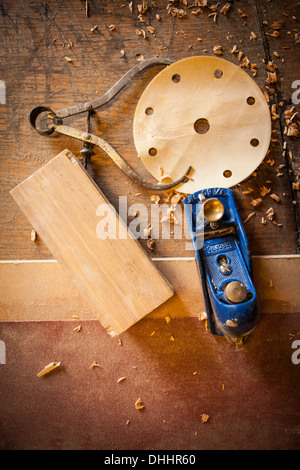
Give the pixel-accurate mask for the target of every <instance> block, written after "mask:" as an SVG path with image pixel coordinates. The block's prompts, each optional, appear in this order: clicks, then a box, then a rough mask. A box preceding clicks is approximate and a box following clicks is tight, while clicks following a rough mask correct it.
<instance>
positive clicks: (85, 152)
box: [80, 111, 95, 169]
mask: <svg viewBox="0 0 300 470" xmlns="http://www.w3.org/2000/svg"><path fill="white" fill-rule="evenodd" d="M92 113H93V111H88V113H87V123H86V134H85V139H86V140H89V136H90V135H91V116H92ZM93 147H94V146H93V144H91V143H90V142H86V141H85V142H83V149H82V150H80V154H81V155H82V157H83V161H82V164H83V167H84V168H85V169H87V164H88V162H89V160H90V158H91V156H92V155H95V153H94V152H93V150H92V149H93Z"/></svg>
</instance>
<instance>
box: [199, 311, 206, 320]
mask: <svg viewBox="0 0 300 470" xmlns="http://www.w3.org/2000/svg"><path fill="white" fill-rule="evenodd" d="M198 319H199V320H200V321H205V320H207V313H206V312H201V313H199V314H198Z"/></svg>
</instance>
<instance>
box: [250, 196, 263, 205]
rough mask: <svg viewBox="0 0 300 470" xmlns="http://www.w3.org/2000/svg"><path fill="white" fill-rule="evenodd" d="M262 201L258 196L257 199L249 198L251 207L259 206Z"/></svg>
mask: <svg viewBox="0 0 300 470" xmlns="http://www.w3.org/2000/svg"><path fill="white" fill-rule="evenodd" d="M261 203H262V199H261V198H260V197H258V198H257V199H252V198H251V205H252V206H253V207H257V206H259V205H260V204H261Z"/></svg>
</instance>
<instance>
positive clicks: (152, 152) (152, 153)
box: [148, 147, 157, 157]
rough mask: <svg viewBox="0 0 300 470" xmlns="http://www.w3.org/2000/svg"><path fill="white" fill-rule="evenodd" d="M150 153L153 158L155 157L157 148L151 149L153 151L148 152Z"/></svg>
mask: <svg viewBox="0 0 300 470" xmlns="http://www.w3.org/2000/svg"><path fill="white" fill-rule="evenodd" d="M148 153H149V155H150V156H151V157H155V155H156V154H157V150H156V148H154V147H151V149H149V150H148Z"/></svg>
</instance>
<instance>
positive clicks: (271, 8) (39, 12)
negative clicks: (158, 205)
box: [0, 0, 300, 259]
mask: <svg viewBox="0 0 300 470" xmlns="http://www.w3.org/2000/svg"><path fill="white" fill-rule="evenodd" d="M138 3H139V2H133V13H131V12H130V10H129V8H128V2H126V1H124V2H122V1H119V0H118V1H116V0H115V1H89V2H88V4H89V16H88V17H87V16H86V13H85V8H84V2H82V1H80V0H76V1H72V2H61V1H58V0H53V1H49V2H44V3H41V2H38V1H30V2H28V1H25V2H20V1H17V0H13V1H12V0H9V1H3V2H2V3H1V21H0V37H1V43H2V48H1V53H0V57H1V77H0V78H1V79H2V80H4V81H5V84H6V94H7V98H6V103H7V104H6V105H0V111H1V114H0V120H1V122H0V132H1V141H2V146H1V152H0V153H1V154H0V157H1V167H0V168H1V190H2V192H1V242H2V243H1V252H0V256H1V258H2V259H7V258H9V259H14V258H19V257H22V258H24V259H31V258H50V257H51V255H50V253H49V251H48V250H47V249H46V247H45V246H44V245H43V243H42V242H40V243H38V244H36V245H34V244H32V243H31V242H30V229H31V227H30V225H29V223H28V222H27V220H26V219H25V217H24V216H23V215H22V214H21V212H20V211H19V209H18V208H17V207H16V205H15V203H14V201H13V200H12V198H11V196H10V194H9V191H10V190H11V189H12V188H13V187H14V186H16V184H18V183H20V182H21V181H23V180H24V179H25V178H26V177H28V176H29V175H31V174H32V173H33V172H34V171H35V170H37V169H38V168H40V167H41V166H42V165H43V164H44V163H45V162H47V161H48V160H49V159H50V158H52V157H54V156H55V155H56V154H57V153H59V152H60V151H61V150H62V149H64V148H70V150H72V151H73V152H74V153H75V154H77V155H79V151H80V149H81V148H82V146H81V144H80V143H79V142H76V141H74V140H72V139H71V138H67V137H63V136H59V135H52V136H50V137H43V136H40V135H38V134H37V133H36V132H34V130H32V129H31V128H30V126H29V123H28V113H29V111H30V109H31V108H32V107H33V106H36V105H38V104H46V105H49V106H51V108H52V109H53V110H58V109H61V108H63V107H67V106H71V105H73V104H76V103H81V102H85V101H87V100H90V99H93V98H95V97H96V96H101V94H103V93H104V92H106V91H107V90H108V89H109V88H110V87H111V86H112V85H113V84H114V83H115V82H116V81H117V80H118V79H119V78H120V77H121V76H122V75H123V74H124V73H125V72H126V71H127V70H128V69H129V68H131V67H132V66H133V65H135V64H136V63H137V60H136V56H137V54H143V56H144V58H145V59H146V58H150V57H153V56H160V57H163V56H164V57H169V58H171V59H172V60H174V61H176V60H179V59H182V58H184V57H188V56H192V55H201V54H206V55H213V54H214V53H213V47H214V46H215V45H218V44H220V45H221V46H222V47H223V50H224V54H223V56H222V57H223V58H225V59H227V60H230V61H232V62H233V63H235V64H240V63H241V62H240V61H239V59H238V57H237V54H231V52H230V50H231V49H232V47H233V46H234V45H237V47H238V50H239V51H242V52H243V53H244V55H245V56H247V57H248V58H249V60H250V62H251V63H252V64H253V63H255V64H257V70H258V73H257V75H256V77H254V80H255V81H256V83H257V84H258V85H259V87H260V88H261V89H262V90H263V91H264V90H265V85H266V78H267V69H266V64H264V63H263V62H262V61H263V60H264V61H265V62H266V61H268V60H270V59H271V60H274V62H275V64H276V65H277V67H278V68H277V76H278V82H277V84H275V85H274V86H270V88H271V93H274V94H271V95H270V105H271V104H274V103H275V104H278V103H281V102H282V106H281V107H280V106H277V108H276V109H277V112H279V116H280V118H279V119H277V120H276V121H274V134H273V138H274V139H275V140H276V141H274V142H272V144H271V149H270V154H269V155H268V156H267V158H266V159H265V161H264V163H263V164H262V165H261V167H260V168H259V170H258V172H257V175H256V176H253V177H251V178H250V179H249V180H248V181H246V182H243V183H242V184H241V186H240V187H236V188H234V191H235V194H236V198H237V203H238V206H239V209H240V213H241V216H242V219H245V218H246V217H247V215H248V214H249V213H250V212H252V211H253V207H252V205H251V203H250V202H251V196H252V197H253V198H257V197H259V194H260V188H261V187H262V186H263V185H264V184H266V183H265V181H266V180H270V181H272V184H267V186H268V187H269V186H271V188H272V192H273V193H275V194H278V195H279V196H280V197H281V203H279V204H278V203H276V202H275V201H273V200H271V199H270V197H269V196H268V195H267V196H265V197H264V200H263V203H262V204H261V205H260V206H259V207H257V209H256V211H257V217H255V218H253V219H251V220H250V221H249V222H247V223H246V224H245V229H246V232H247V236H248V238H249V242H250V247H251V250H252V252H253V254H278V253H296V252H297V236H298V233H297V231H298V206H297V205H294V204H293V203H292V201H293V200H297V197H298V193H297V192H296V191H292V182H295V181H296V180H297V171H298V167H299V157H298V141H299V139H297V138H295V137H287V136H285V135H284V126H285V119H284V115H283V111H284V110H286V109H289V108H290V107H291V104H292V103H291V96H292V93H293V92H294V91H295V90H294V89H292V84H293V82H294V81H295V80H297V79H298V76H297V73H298V70H299V52H298V51H299V44H296V43H295V34H296V31H297V28H298V26H299V22H298V20H297V18H298V17H299V14H300V12H299V7H297V6H296V5H295V4H294V3H289V2H286V3H282V2H279V1H272V2H263V1H261V0H257V1H254V0H252V1H250V2H249V1H247V2H246V1H239V2H232V7H231V9H230V10H229V11H228V13H227V15H226V16H225V15H224V14H222V13H220V8H221V6H223V3H224V4H225V2H222V5H221V4H218V5H219V6H218V7H217V12H218V15H217V21H216V22H214V20H213V17H212V16H210V17H209V16H208V15H209V14H210V13H211V10H209V9H208V8H204V9H203V12H202V13H199V14H198V15H194V14H192V13H191V12H192V11H195V8H187V9H186V11H187V15H186V17H185V18H182V19H180V18H178V17H176V16H175V17H173V16H172V15H170V14H168V12H167V9H166V5H167V2H164V1H162V0H161V1H157V2H155V4H156V5H157V6H156V7H150V3H151V2H148V3H149V8H148V11H147V12H146V14H145V15H143V16H144V20H145V23H141V22H140V20H139V19H138V12H137V4H138ZM191 4H192V3H190V2H189V5H191ZM180 5H181V7H184V5H183V4H180ZM238 8H240V9H241V10H242V11H243V12H244V13H245V14H246V15H247V16H246V17H243V18H241V17H240V14H239V13H238V11H237V9H238ZM157 13H159V15H160V17H161V20H160V21H158V20H157V19H156V16H155V15H156V14H157ZM284 13H285V15H286V16H285V15H284ZM293 16H295V18H296V19H293ZM278 20H284V25H283V28H282V29H281V30H279V37H278V38H273V37H271V36H269V35H268V34H270V33H272V32H273V31H274V30H273V28H272V27H271V24H272V23H273V21H278ZM264 21H267V23H268V25H266V24H263V22H264ZM95 25H98V27H97V29H95V31H94V32H91V31H90V30H91V28H92V27H94V26H95ZM110 25H115V26H116V28H115V29H114V30H113V31H110V29H109V26H110ZM149 25H152V26H153V27H154V28H155V35H152V34H151V33H150V32H147V39H143V38H142V37H141V36H137V34H136V30H137V29H138V30H140V29H144V30H147V26H149ZM295 30H296V31H295ZM252 31H253V32H254V33H255V34H256V36H257V38H256V39H254V40H250V33H251V32H252ZM289 32H290V33H289ZM288 33H289V34H288ZM198 38H200V39H202V40H201V41H198ZM70 41H71V44H72V46H71V48H68V44H69V45H70ZM121 50H124V51H125V55H124V56H122V55H121V52H120V51H121ZM274 51H275V52H278V54H279V56H280V57H279V58H277V57H275V56H274V54H273V52H274ZM65 56H67V57H70V58H71V59H72V62H67V61H66V60H65ZM283 60H284V62H283ZM160 69H161V67H157V68H155V69H152V70H149V71H147V72H146V73H144V74H143V75H141V76H140V77H139V78H138V79H136V80H135V81H134V83H132V84H131V85H130V86H128V87H127V88H126V89H125V90H124V91H123V92H122V93H121V94H120V95H119V96H118V97H117V98H116V99H114V100H113V101H112V102H111V103H109V104H108V105H106V106H105V107H104V108H103V109H101V110H100V111H99V112H98V113H97V114H96V116H95V119H94V121H93V132H94V133H95V134H98V135H101V136H102V137H103V138H104V139H106V140H107V141H108V142H109V143H111V144H112V145H113V146H114V147H115V148H116V150H117V151H119V152H120V153H121V155H123V156H124V158H125V159H126V160H127V161H128V162H129V163H130V164H131V165H132V166H133V167H134V168H135V169H137V170H138V171H139V172H140V174H142V175H143V176H144V177H147V178H148V179H150V178H151V177H150V175H148V174H147V171H146V170H145V168H144V167H143V165H142V163H141V162H139V161H138V160H137V158H136V151H135V148H134V145H133V137H132V120H133V114H134V110H135V107H136V104H137V102H138V99H139V97H140V95H141V93H142V92H143V90H144V89H145V86H146V85H147V84H148V83H149V81H150V80H151V78H152V77H153V76H154V75H155V74H156V73H157V72H158V70H160ZM245 70H247V71H248V73H249V74H250V75H251V76H252V73H251V72H250V70H248V69H245ZM269 91H270V90H269ZM298 108H299V105H297V106H296V110H298ZM170 112H172V110H170ZM166 119H167V116H166ZM296 119H297V118H296ZM65 122H66V123H70V124H71V125H75V126H78V127H80V128H81V129H84V128H85V120H84V118H83V117H79V118H78V117H74V118H70V119H66V120H65ZM285 141H286V142H287V152H286V157H284V156H283V155H282V153H283V143H284V142H285ZM289 151H291V152H292V154H293V160H291V158H290V157H289V156H288V152H289ZM268 160H270V161H271V162H272V160H274V164H273V165H271V163H268ZM279 165H286V166H285V167H284V168H282V169H279V170H278V166H279ZM89 172H90V174H91V175H92V176H93V177H94V178H95V180H96V182H97V183H98V184H99V186H100V187H101V189H102V191H103V192H104V194H105V195H106V196H107V198H108V199H109V201H110V202H111V203H112V204H113V205H114V206H115V207H116V208H117V209H118V196H124V195H125V196H128V205H129V206H130V205H131V204H133V203H136V202H142V203H144V204H146V205H147V206H148V207H150V199H149V197H150V195H151V192H150V191H146V190H143V189H142V188H140V187H139V186H137V185H136V184H134V183H132V182H131V181H130V180H129V179H128V178H127V177H126V176H125V175H124V174H123V173H122V172H121V171H120V170H119V169H118V168H117V167H116V166H115V164H113V163H112V162H111V161H110V159H109V158H108V157H107V156H106V155H105V154H103V152H101V151H100V150H97V149H96V155H95V156H94V157H93V158H92V161H91V164H90V165H89ZM278 172H279V173H282V176H279V177H277V176H276V175H277V173H278ZM248 187H251V188H252V189H253V192H252V193H251V194H250V195H244V194H243V193H242V191H243V190H247V189H248ZM283 194H285V196H283ZM270 206H273V207H274V209H275V212H276V219H277V221H278V222H279V223H282V227H278V226H274V225H273V224H272V223H271V222H269V221H268V223H267V225H262V224H261V216H262V215H264V213H265V211H266V210H267V209H269V207H270ZM141 243H142V244H143V245H144V246H145V247H146V241H145V240H142V241H141ZM155 251H156V254H157V256H166V255H167V256H182V255H185V245H184V242H183V241H182V240H159V241H158V242H157V243H156V247H155Z"/></svg>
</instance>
